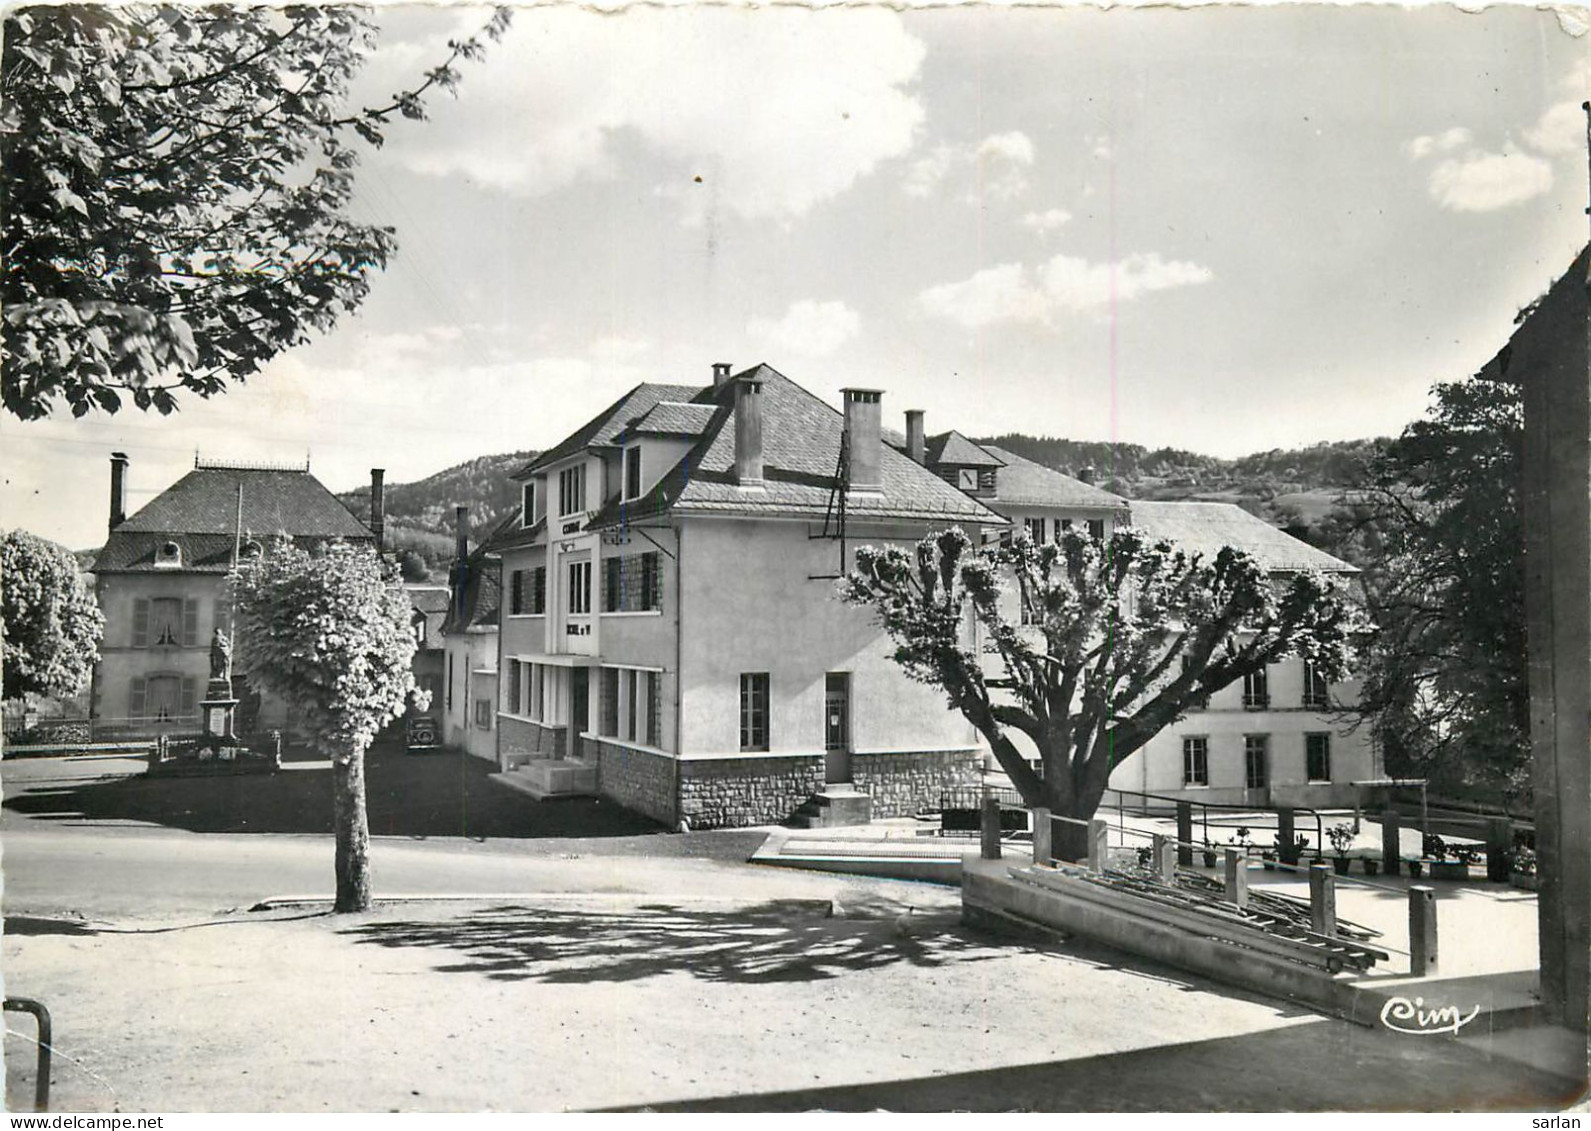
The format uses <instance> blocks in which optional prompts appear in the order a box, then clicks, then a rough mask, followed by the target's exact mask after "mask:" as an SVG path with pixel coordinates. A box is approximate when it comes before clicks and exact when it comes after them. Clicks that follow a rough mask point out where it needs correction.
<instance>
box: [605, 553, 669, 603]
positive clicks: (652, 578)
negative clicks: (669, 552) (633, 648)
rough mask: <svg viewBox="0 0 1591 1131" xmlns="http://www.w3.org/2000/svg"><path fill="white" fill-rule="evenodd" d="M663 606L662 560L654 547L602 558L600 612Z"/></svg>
mask: <svg viewBox="0 0 1591 1131" xmlns="http://www.w3.org/2000/svg"><path fill="white" fill-rule="evenodd" d="M662 607H663V562H662V555H661V554H659V553H658V552H657V551H656V550H653V551H650V552H648V553H645V554H630V555H627V556H625V557H622V558H605V559H604V560H603V562H602V611H603V612H605V613H640V612H652V611H654V610H657V609H661V608H662Z"/></svg>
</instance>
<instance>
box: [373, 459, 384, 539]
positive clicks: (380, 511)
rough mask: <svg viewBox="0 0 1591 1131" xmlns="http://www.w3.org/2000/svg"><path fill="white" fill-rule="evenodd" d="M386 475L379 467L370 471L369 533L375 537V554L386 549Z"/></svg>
mask: <svg viewBox="0 0 1591 1131" xmlns="http://www.w3.org/2000/svg"><path fill="white" fill-rule="evenodd" d="M386 479H387V473H386V471H385V470H384V469H382V468H379V467H372V468H371V469H370V532H371V533H372V534H374V535H375V536H376V553H378V554H380V553H384V552H385V551H386V549H387V539H386V535H387V498H386V490H385V484H386Z"/></svg>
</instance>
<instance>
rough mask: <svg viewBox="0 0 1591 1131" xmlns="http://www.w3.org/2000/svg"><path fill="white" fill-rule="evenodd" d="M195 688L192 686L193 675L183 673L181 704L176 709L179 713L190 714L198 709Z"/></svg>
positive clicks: (197, 697)
mask: <svg viewBox="0 0 1591 1131" xmlns="http://www.w3.org/2000/svg"><path fill="white" fill-rule="evenodd" d="M197 690H198V689H197V688H196V687H195V686H194V679H193V676H191V675H185V676H183V677H182V705H181V706H180V707H178V709H177V711H178V713H179V714H182V715H192V714H195V713H196V712H197V711H198V710H199V696H198V694H197Z"/></svg>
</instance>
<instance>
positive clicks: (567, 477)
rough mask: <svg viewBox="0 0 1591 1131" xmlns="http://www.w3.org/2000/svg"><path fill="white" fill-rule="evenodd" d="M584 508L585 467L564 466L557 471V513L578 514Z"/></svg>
mask: <svg viewBox="0 0 1591 1131" xmlns="http://www.w3.org/2000/svg"><path fill="white" fill-rule="evenodd" d="M585 509H586V469H585V465H584V464H582V465H581V466H579V467H566V468H564V469H563V470H562V471H560V472H559V473H558V513H559V514H560V515H571V514H579V513H580V512H581V511H583V510H585Z"/></svg>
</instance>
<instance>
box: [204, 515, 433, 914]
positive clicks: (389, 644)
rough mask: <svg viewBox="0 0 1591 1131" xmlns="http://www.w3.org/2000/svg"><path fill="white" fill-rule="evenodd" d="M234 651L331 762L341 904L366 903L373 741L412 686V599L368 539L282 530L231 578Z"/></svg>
mask: <svg viewBox="0 0 1591 1131" xmlns="http://www.w3.org/2000/svg"><path fill="white" fill-rule="evenodd" d="M233 588H234V601H235V608H236V617H237V622H236V623H237V636H238V645H237V647H238V657H239V658H240V660H242V661H243V663H244V664H245V665H246V667H247V670H248V673H249V678H250V679H251V680H255V681H258V683H259V684H260V685H262V686H263V687H266V688H269V689H270V690H271V691H273V692H275V693H276V694H277V695H280V696H281V697H282V698H283V699H285V700H286V701H287V702H288V703H289V704H290V705H291V706H292V708H293V709H294V710H295V711H296V712H297V713H298V717H299V718H300V719H301V720H302V722H303V723H304V725H305V726H306V727H307V728H308V730H309V731H310V732H311V733H312V734H314V735H315V736H316V737H317V741H318V742H319V745H320V747H321V748H322V750H324V752H325V753H326V754H327V755H328V756H329V757H330V758H331V763H332V768H333V775H332V776H333V783H334V784H333V794H334V795H333V815H334V825H335V830H336V839H337V859H336V871H337V904H336V909H337V910H338V911H363V910H366V909H367V908H369V906H370V825H369V820H368V817H367V815H366V810H365V751H366V750H368V749H369V747H370V743H371V742H372V741H373V740H374V739H375V737H376V735H377V733H379V732H380V730H381V728H382V727H384V726H386V725H387V724H388V723H389V722H391V721H392V720H393V719H395V718H397V717H398V716H399V715H400V714H402V713H403V710H404V707H405V706H406V704H407V703H408V701H409V698H410V697H411V696H413V697H414V698H415V700H416V705H417V706H419V707H421V708H424V707H425V706H426V705H427V702H426V698H425V696H426V693H425V692H422V691H417V690H416V689H415V683H414V674H413V670H412V668H411V664H412V661H413V659H414V651H415V648H416V642H415V637H414V632H413V631H412V629H411V628H410V624H409V621H410V617H411V616H412V615H413V609H412V608H411V606H410V604H409V599H408V597H407V596H405V594H404V592H403V587H402V585H401V584H400V582H399V581H398V578H397V576H396V573H395V572H394V571H392V570H391V569H390V568H389V567H388V566H387V565H386V564H385V563H384V562H383V561H382V559H380V558H379V557H377V556H376V555H375V554H374V553H373V552H372V551H371V550H370V548H369V547H368V546H356V545H352V544H350V543H347V542H330V543H326V544H324V545H321V546H317V547H316V548H315V549H314V550H313V551H306V550H303V549H301V548H299V547H297V546H295V545H293V543H292V542H290V541H288V540H287V539H285V538H279V539H277V540H276V542H275V544H274V545H273V546H272V548H271V550H270V551H269V553H267V554H265V555H264V556H262V557H258V558H256V559H254V560H253V561H250V562H246V563H245V564H244V565H243V567H242V568H241V569H240V570H239V572H238V575H237V577H236V578H235V580H234V586H233Z"/></svg>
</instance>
